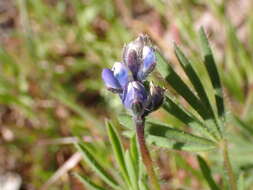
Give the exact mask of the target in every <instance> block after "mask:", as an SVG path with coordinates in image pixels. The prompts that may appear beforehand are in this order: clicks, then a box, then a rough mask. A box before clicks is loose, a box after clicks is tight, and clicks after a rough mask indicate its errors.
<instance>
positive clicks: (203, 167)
mask: <svg viewBox="0 0 253 190" xmlns="http://www.w3.org/2000/svg"><path fill="white" fill-rule="evenodd" d="M197 158H198V163H199V166H200V168H201V171H202V174H203V176H204V178H205V179H206V181H207V183H208V185H209V187H210V189H211V190H219V189H220V188H219V187H218V185H217V184H216V182H215V181H214V179H213V177H212V174H211V170H210V168H209V167H208V165H207V163H206V161H205V160H204V159H203V158H202V157H201V156H199V155H198V156H197Z"/></svg>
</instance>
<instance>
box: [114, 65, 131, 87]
mask: <svg viewBox="0 0 253 190" xmlns="http://www.w3.org/2000/svg"><path fill="white" fill-rule="evenodd" d="M112 70H113V75H114V77H115V78H116V79H117V80H118V81H119V83H120V85H121V87H122V88H124V87H125V86H126V84H127V83H128V81H129V70H128V68H127V67H126V66H125V65H124V64H123V63H120V62H116V63H114V65H113V68H112Z"/></svg>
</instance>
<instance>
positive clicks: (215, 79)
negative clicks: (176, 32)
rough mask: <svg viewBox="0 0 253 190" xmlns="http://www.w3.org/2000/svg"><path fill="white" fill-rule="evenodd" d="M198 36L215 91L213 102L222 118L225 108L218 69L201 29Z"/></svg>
mask: <svg viewBox="0 0 253 190" xmlns="http://www.w3.org/2000/svg"><path fill="white" fill-rule="evenodd" d="M199 36H200V42H201V47H202V52H203V57H204V63H205V67H206V70H207V72H208V75H209V78H210V80H211V83H212V86H213V88H214V90H215V101H216V107H217V112H218V116H219V117H222V118H224V115H225V108H224V100H223V93H222V87H221V81H220V77H219V73H218V69H217V67H216V64H215V61H214V58H213V54H212V50H211V48H210V45H209V42H208V39H207V36H206V34H205V31H204V29H203V28H201V29H200V31H199Z"/></svg>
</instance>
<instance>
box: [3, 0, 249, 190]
mask: <svg viewBox="0 0 253 190" xmlns="http://www.w3.org/2000/svg"><path fill="white" fill-rule="evenodd" d="M252 9H253V2H252V0H240V1H238V0H0V187H1V188H0V189H1V190H2V189H3V190H5V189H4V187H5V188H6V189H7V185H6V184H7V183H8V182H9V181H11V184H12V186H11V187H10V189H8V190H17V189H21V190H34V189H40V190H43V189H52V190H60V189H63V190H70V189H71V190H72V189H73V190H85V189H86V188H85V187H83V186H81V185H80V183H79V182H78V180H76V179H75V178H74V177H73V176H72V175H71V172H73V171H77V172H81V173H83V174H85V175H87V176H90V177H91V178H94V179H96V177H95V176H94V175H93V172H92V171H91V170H90V169H89V168H88V167H86V165H85V164H84V163H82V164H81V163H80V160H81V158H80V155H79V154H78V153H76V150H75V149H74V148H73V145H72V143H73V142H76V141H78V138H77V136H78V137H80V138H82V139H83V140H84V141H85V142H88V143H91V144H92V143H93V144H96V148H97V149H98V153H99V155H100V156H102V157H103V156H104V157H106V158H108V159H107V160H108V162H110V161H112V159H113V158H112V157H111V153H110V151H109V148H108V138H107V134H106V130H105V127H104V119H105V118H110V119H114V121H115V122H116V119H115V118H116V117H115V116H116V113H119V112H122V111H123V108H122V105H121V103H120V100H119V98H118V97H117V96H116V95H113V94H111V93H110V92H107V90H106V89H105V87H104V85H103V82H102V80H101V70H102V68H104V67H111V66H112V65H113V63H114V62H115V61H118V60H120V59H121V54H122V47H123V45H124V44H125V43H127V42H129V41H131V40H133V39H134V38H135V37H136V36H137V35H138V34H140V33H146V34H148V35H149V36H150V37H151V39H152V41H153V42H154V44H155V45H156V46H157V47H158V49H159V50H160V51H161V52H162V53H163V54H164V55H165V57H166V58H167V59H168V60H170V62H171V64H173V66H174V67H175V68H177V65H178V63H177V62H176V59H175V56H174V53H173V42H176V43H177V44H179V45H180V46H181V47H182V48H183V50H184V51H185V52H186V54H187V55H188V56H189V57H190V58H191V60H192V62H193V63H196V64H197V63H200V60H201V55H200V54H199V41H198V35H197V31H198V29H199V28H200V26H204V28H205V30H206V31H207V34H208V36H209V39H210V42H211V45H212V48H213V51H214V55H215V58H216V62H217V64H218V67H219V72H220V75H221V78H222V82H223V85H224V93H225V101H226V107H227V111H228V116H229V115H233V116H235V117H233V118H236V120H234V119H231V120H232V122H230V123H229V124H228V129H227V133H228V134H229V135H228V136H229V138H230V140H231V141H230V146H231V157H232V162H233V163H234V167H235V170H236V171H237V172H239V171H244V172H245V176H246V185H247V186H246V187H247V189H253V188H252V186H253V185H252V184H253V183H252V182H253V176H252V167H253V161H252V158H253V150H252V148H250V147H252V142H253V127H252V126H250V125H251V124H252V121H253V112H252V107H253V102H252V101H253V62H252V61H253V12H252ZM197 70H198V72H199V73H201V74H202V71H203V68H202V67H201V66H200V67H199V68H198V66H197ZM178 72H181V71H180V70H179V69H178ZM203 80H204V81H206V80H208V77H206V75H205V73H203ZM168 88H169V87H168ZM182 103H183V104H184V103H185V102H184V101H183V100H182ZM153 116H154V117H156V118H160V119H162V120H164V121H167V122H169V123H171V124H173V125H174V126H176V127H181V125H182V123H180V122H179V121H177V120H176V119H175V118H173V117H172V116H169V115H166V114H165V113H164V112H163V111H162V110H159V111H157V112H155V113H154V114H153ZM228 118H230V117H228ZM229 121H230V120H229ZM245 126H247V127H245ZM119 129H121V128H120V127H119ZM250 134H252V135H250ZM124 139H125V141H126V146H128V145H127V144H128V143H127V139H126V138H124ZM237 147H239V148H237ZM154 149H155V150H154V152H153V154H155V153H157V154H155V155H154V159H155V162H156V164H157V165H158V167H159V168H160V170H159V171H160V172H159V173H160V174H161V178H162V180H163V181H164V183H167V184H169V185H167V186H166V187H165V188H164V189H168V190H169V189H208V188H207V186H206V183H205V182H204V180H203V177H201V174H200V173H199V169H198V165H197V162H196V158H195V156H194V155H192V154H189V153H180V152H175V151H174V152H170V151H167V150H161V149H158V148H154ZM205 156H206V157H207V158H208V159H209V163H210V164H211V165H212V167H213V168H214V175H215V179H216V180H217V181H219V180H220V175H219V171H218V170H219V169H218V167H219V166H218V165H217V162H216V160H217V159H220V158H219V157H215V156H214V155H208V154H206V155H205ZM216 167H217V171H216V169H215V168H216ZM1 185H2V186H1Z"/></svg>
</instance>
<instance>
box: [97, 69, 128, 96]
mask: <svg viewBox="0 0 253 190" xmlns="http://www.w3.org/2000/svg"><path fill="white" fill-rule="evenodd" d="M102 79H103V80H104V82H105V85H106V87H107V89H108V90H110V91H112V92H114V93H121V92H122V91H123V89H122V88H121V86H120V83H119V81H118V80H117V79H116V78H115V77H114V75H113V72H112V70H110V69H107V68H106V69H103V71H102Z"/></svg>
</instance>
